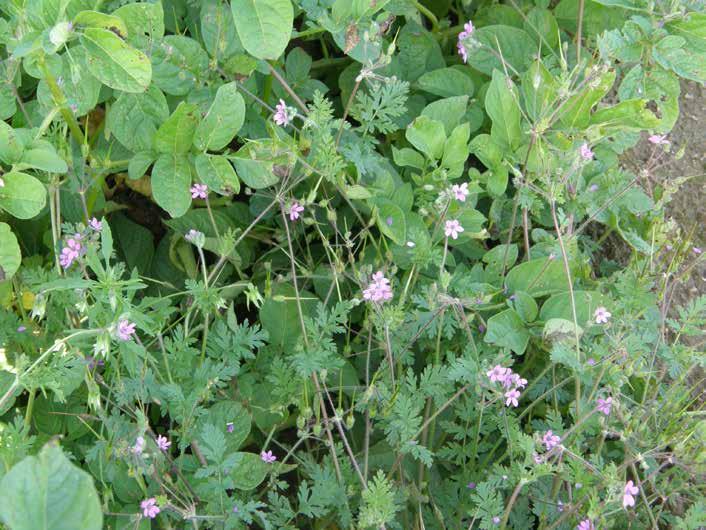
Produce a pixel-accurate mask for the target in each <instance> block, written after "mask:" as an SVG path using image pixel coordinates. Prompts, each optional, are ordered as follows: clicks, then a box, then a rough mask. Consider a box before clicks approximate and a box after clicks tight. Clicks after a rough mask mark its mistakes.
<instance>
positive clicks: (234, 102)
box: [194, 83, 245, 151]
mask: <svg viewBox="0 0 706 530" xmlns="http://www.w3.org/2000/svg"><path fill="white" fill-rule="evenodd" d="M244 121H245V101H243V96H241V95H240V94H239V93H238V85H237V84H236V83H227V84H225V85H222V86H220V87H219V88H218V92H216V97H215V99H214V100H213V103H212V104H211V108H209V109H208V112H207V113H206V116H204V118H203V120H201V123H199V126H198V127H197V129H196V134H195V135H194V145H195V146H196V148H197V149H200V150H201V151H205V150H206V149H208V150H210V151H219V150H220V149H223V148H224V147H226V146H227V145H228V144H229V143H230V141H231V140H232V139H233V137H234V136H235V135H236V133H237V132H238V131H239V130H240V128H241V127H242V126H243V122H244Z"/></svg>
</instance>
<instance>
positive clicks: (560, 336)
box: [542, 318, 583, 342]
mask: <svg viewBox="0 0 706 530" xmlns="http://www.w3.org/2000/svg"><path fill="white" fill-rule="evenodd" d="M577 334H578V336H579V337H581V335H583V328H582V327H581V326H578V325H575V324H574V321H573V319H572V320H566V319H563V318H550V319H549V320H547V322H546V323H545V324H544V329H543V330H542V337H544V340H547V341H551V342H562V341H575V340H576V335H577Z"/></svg>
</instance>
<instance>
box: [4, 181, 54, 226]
mask: <svg viewBox="0 0 706 530" xmlns="http://www.w3.org/2000/svg"><path fill="white" fill-rule="evenodd" d="M2 179H3V180H4V181H5V185H4V186H2V187H0V208H2V209H3V210H5V211H7V212H8V213H9V214H10V215H13V216H15V217H17V218H18V219H31V218H32V217H34V216H35V215H37V214H39V212H41V211H42V208H44V205H45V204H46V202H47V191H46V189H44V184H42V183H41V182H40V181H39V180H37V179H36V178H35V177H33V176H32V175H27V174H26V173H21V172H19V171H10V172H9V173H5V174H4V175H3V176H2Z"/></svg>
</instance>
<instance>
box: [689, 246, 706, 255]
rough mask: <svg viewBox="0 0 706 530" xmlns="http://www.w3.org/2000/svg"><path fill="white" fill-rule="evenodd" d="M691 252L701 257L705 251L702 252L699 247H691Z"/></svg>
mask: <svg viewBox="0 0 706 530" xmlns="http://www.w3.org/2000/svg"><path fill="white" fill-rule="evenodd" d="M691 250H693V251H694V254H696V255H699V254H701V253H702V252H703V250H701V248H699V247H691Z"/></svg>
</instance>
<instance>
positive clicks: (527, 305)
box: [512, 291, 539, 322]
mask: <svg viewBox="0 0 706 530" xmlns="http://www.w3.org/2000/svg"><path fill="white" fill-rule="evenodd" d="M512 296H513V298H512V306H513V308H514V309H515V311H517V314H518V315H520V318H521V319H522V320H523V321H525V322H532V321H533V320H534V319H535V318H537V313H538V312H539V308H538V307H537V302H535V301H534V298H532V297H531V296H530V295H528V294H527V293H525V292H523V291H517V292H516V293H515V294H513V295H512Z"/></svg>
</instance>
